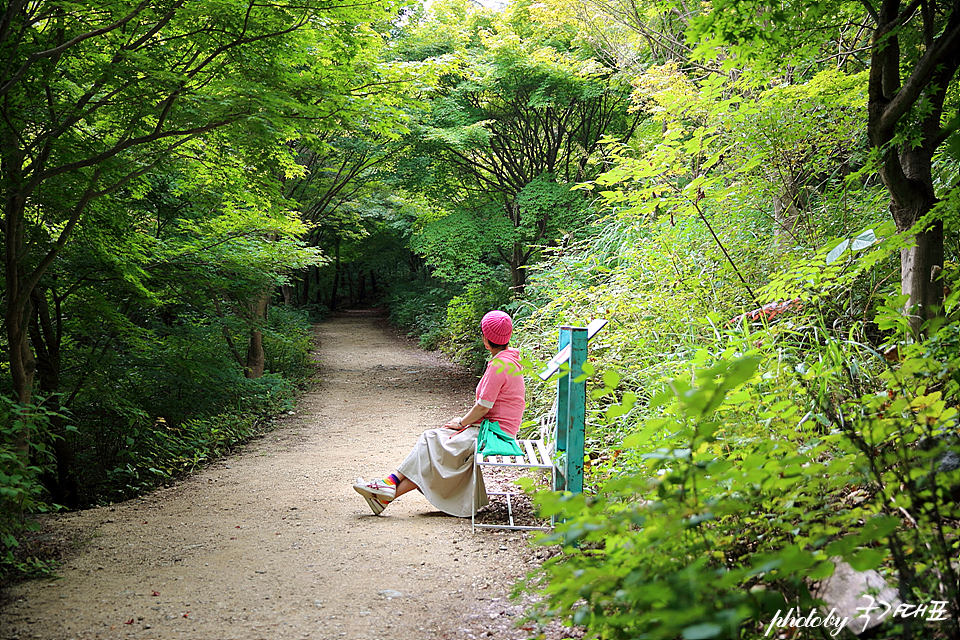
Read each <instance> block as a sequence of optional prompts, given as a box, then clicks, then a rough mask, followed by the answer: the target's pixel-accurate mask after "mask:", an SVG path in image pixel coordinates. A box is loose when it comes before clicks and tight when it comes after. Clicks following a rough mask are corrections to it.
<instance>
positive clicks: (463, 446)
mask: <svg viewBox="0 0 960 640" xmlns="http://www.w3.org/2000/svg"><path fill="white" fill-rule="evenodd" d="M479 433H480V429H478V428H477V427H467V428H466V429H464V430H463V431H460V432H459V433H458V432H456V431H453V430H452V429H429V430H428V431H424V432H423V433H422V434H420V438H419V439H418V440H417V444H416V445H415V446H414V447H413V450H412V451H411V452H410V455H408V456H407V459H406V460H404V461H403V464H401V465H400V467H399V468H398V471H399V472H400V473H402V474H403V475H404V477H407V478H410V480H411V481H412V482H413V483H414V484H415V485H417V487H418V488H419V489H420V492H421V493H423V495H424V496H425V497H426V499H427V500H429V501H430V504H432V505H433V506H435V507H436V508H437V509H439V510H440V511H443V512H444V513H447V514H450V515H452V516H457V517H458V518H468V517H470V516H472V515H474V513H475V512H474V511H473V505H474V504H476V507H477V509H479V508H480V507H483V506H484V505H486V504H488V503H489V499H488V498H487V491H486V489H485V487H484V485H483V474H481V473H480V470H479V469H478V468H476V467H475V466H474V464H473V456H474V450H475V449H476V443H477V435H478V434H479ZM474 498H476V500H474Z"/></svg>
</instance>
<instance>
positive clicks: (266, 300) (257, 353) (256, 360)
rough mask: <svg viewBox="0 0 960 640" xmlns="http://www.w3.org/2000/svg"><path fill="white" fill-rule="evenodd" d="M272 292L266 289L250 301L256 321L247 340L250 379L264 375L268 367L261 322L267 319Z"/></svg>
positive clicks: (253, 318)
mask: <svg viewBox="0 0 960 640" xmlns="http://www.w3.org/2000/svg"><path fill="white" fill-rule="evenodd" d="M271 293H272V291H271V289H269V288H268V289H265V290H264V291H263V293H261V294H260V297H259V298H257V299H256V300H255V301H253V302H251V303H250V307H249V308H250V312H251V313H250V315H251V320H253V322H254V323H256V324H254V328H253V329H252V330H251V331H250V339H249V341H248V342H247V364H246V367H245V370H244V375H245V376H246V377H248V378H250V379H256V378H260V377H262V376H263V372H264V369H265V368H266V363H267V355H266V353H265V352H264V350H263V332H262V331H261V330H260V323H262V322H264V321H265V320H266V319H267V307H268V306H269V305H270V294H271Z"/></svg>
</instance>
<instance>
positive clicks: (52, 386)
mask: <svg viewBox="0 0 960 640" xmlns="http://www.w3.org/2000/svg"><path fill="white" fill-rule="evenodd" d="M53 295H54V296H55V295H56V294H55V293H54V294H53ZM31 297H32V301H33V306H34V309H35V313H34V314H33V318H32V321H31V323H30V340H31V342H32V343H33V348H34V350H35V351H36V377H37V386H38V387H39V389H40V392H41V394H42V395H43V396H45V397H44V400H43V406H44V408H46V409H49V410H50V411H52V412H53V414H54V415H52V416H51V417H50V432H51V433H52V434H53V436H54V437H53V442H52V443H51V448H52V449H53V453H54V459H55V461H56V471H55V472H51V473H44V474H43V475H42V476H41V477H40V479H41V481H42V482H43V484H44V486H45V487H46V488H47V491H49V492H50V499H51V501H52V502H54V503H55V504H60V505H64V506H66V507H69V508H76V507H77V506H78V505H79V484H78V482H77V479H76V474H75V473H74V468H75V467H76V453H75V452H74V450H73V444H72V443H71V442H70V439H69V434H68V433H67V429H66V426H65V425H64V422H63V416H62V415H60V410H61V408H62V407H61V404H60V395H59V393H58V392H59V391H60V373H61V366H60V363H61V357H60V354H61V350H60V347H61V344H62V335H63V331H62V324H63V318H62V316H61V313H60V308H59V304H54V306H53V308H52V309H51V307H50V304H49V301H48V300H47V296H46V293H45V292H44V291H42V290H41V289H40V288H39V287H38V288H36V289H34V290H33V295H32V296H31Z"/></svg>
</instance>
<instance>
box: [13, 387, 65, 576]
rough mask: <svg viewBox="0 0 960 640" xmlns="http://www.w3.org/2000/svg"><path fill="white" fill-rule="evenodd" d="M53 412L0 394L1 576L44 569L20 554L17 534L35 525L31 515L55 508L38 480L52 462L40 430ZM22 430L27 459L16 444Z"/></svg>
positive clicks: (39, 563) (40, 563)
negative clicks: (27, 448)
mask: <svg viewBox="0 0 960 640" xmlns="http://www.w3.org/2000/svg"><path fill="white" fill-rule="evenodd" d="M56 415H57V414H54V413H52V412H50V411H49V410H47V409H45V408H43V407H42V406H37V405H26V406H24V405H20V404H17V403H16V402H13V401H12V400H10V399H9V398H7V397H5V396H0V578H5V577H7V576H9V575H17V574H32V573H34V572H36V571H40V572H45V571H46V566H45V565H44V564H43V563H42V562H40V561H36V560H31V559H30V558H25V557H21V555H20V554H18V553H17V548H18V547H19V546H20V542H19V538H20V536H21V535H22V534H23V533H24V532H26V531H30V530H36V528H37V525H36V523H35V522H34V521H33V520H31V516H32V515H35V514H38V513H45V512H48V511H50V510H52V509H55V508H56V507H55V506H54V505H51V504H49V503H48V502H47V501H46V499H45V491H44V489H43V485H42V484H41V483H40V480H39V478H40V476H41V474H42V473H44V471H46V470H47V469H49V468H50V467H51V466H52V463H53V458H52V455H51V451H50V447H49V444H50V443H49V442H46V441H45V440H43V439H41V434H45V433H49V429H48V426H49V423H50V420H51V418H53V417H54V416H56ZM24 430H26V434H27V437H28V440H29V443H30V455H29V460H24V458H23V456H22V455H21V453H20V452H19V451H17V449H16V448H15V443H16V441H17V437H18V436H19V435H21V434H23V432H24Z"/></svg>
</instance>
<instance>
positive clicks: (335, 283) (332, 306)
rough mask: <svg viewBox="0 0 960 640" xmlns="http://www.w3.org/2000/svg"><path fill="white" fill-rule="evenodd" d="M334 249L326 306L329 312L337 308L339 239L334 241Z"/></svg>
mask: <svg viewBox="0 0 960 640" xmlns="http://www.w3.org/2000/svg"><path fill="white" fill-rule="evenodd" d="M333 247H334V249H333V250H334V267H333V286H332V287H331V288H330V304H328V305H327V306H328V307H329V308H330V310H331V311H333V310H334V309H336V307H337V293H338V292H337V287H338V285H339V283H340V238H337V239H336V242H335V244H334V245H333Z"/></svg>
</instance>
